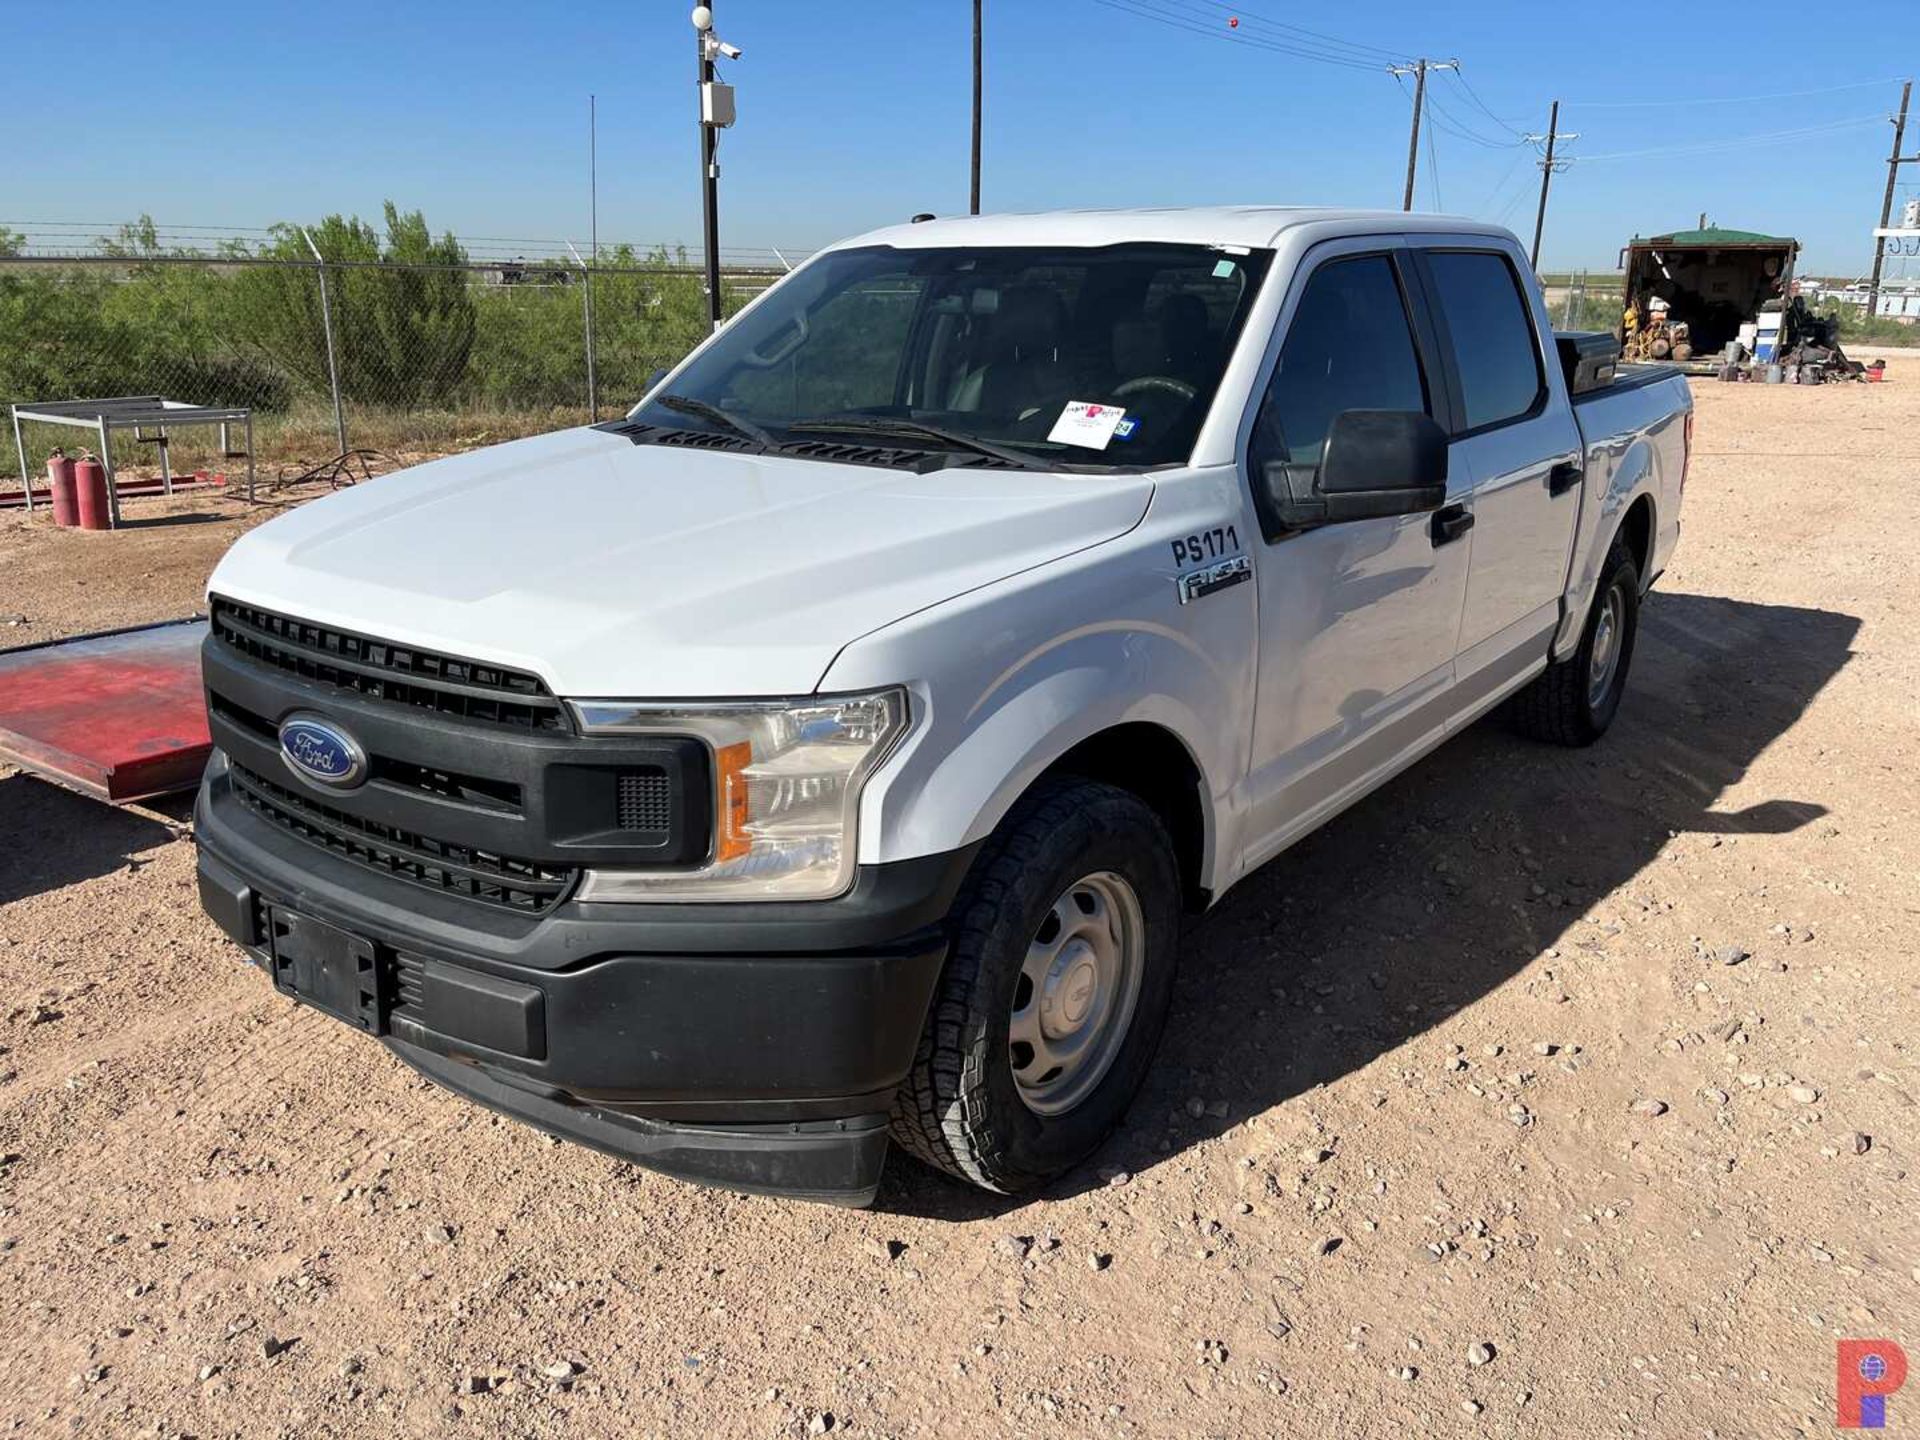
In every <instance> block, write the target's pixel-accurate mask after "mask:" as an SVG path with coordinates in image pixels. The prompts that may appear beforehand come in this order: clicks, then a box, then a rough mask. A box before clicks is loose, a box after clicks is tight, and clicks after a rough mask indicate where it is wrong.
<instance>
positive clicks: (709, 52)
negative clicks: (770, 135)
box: [693, 5, 721, 330]
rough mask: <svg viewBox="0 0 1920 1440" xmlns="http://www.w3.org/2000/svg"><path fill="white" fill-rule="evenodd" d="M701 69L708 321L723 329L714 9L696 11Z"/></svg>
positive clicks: (702, 201)
mask: <svg viewBox="0 0 1920 1440" xmlns="http://www.w3.org/2000/svg"><path fill="white" fill-rule="evenodd" d="M693 29H694V38H695V39H696V41H697V42H698V48H699V56H700V67H699V85H700V211H701V224H702V227H703V230H704V234H705V245H706V252H707V318H708V319H709V320H710V321H711V322H712V324H713V328H714V329H716V330H718V329H719V328H720V318H721V306H720V161H719V150H720V136H719V132H718V129H717V127H716V126H715V125H714V124H713V122H712V120H711V119H710V118H709V107H708V100H707V96H708V95H709V94H710V93H711V92H710V91H709V90H708V88H707V87H708V86H710V85H712V84H713V6H711V5H696V6H695V7H694V10H693Z"/></svg>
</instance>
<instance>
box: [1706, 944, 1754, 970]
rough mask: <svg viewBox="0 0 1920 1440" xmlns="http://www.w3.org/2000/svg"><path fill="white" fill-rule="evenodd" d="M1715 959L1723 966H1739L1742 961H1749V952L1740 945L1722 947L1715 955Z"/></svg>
mask: <svg viewBox="0 0 1920 1440" xmlns="http://www.w3.org/2000/svg"><path fill="white" fill-rule="evenodd" d="M1714 958H1715V959H1717V960H1718V961H1719V962H1720V963H1721V964H1722V965H1738V964H1739V963H1740V962H1741V961H1742V960H1745V959H1748V958H1749V956H1748V954H1747V952H1746V951H1745V950H1743V949H1741V948H1740V947H1739V946H1738V945H1722V946H1721V947H1720V949H1719V950H1718V951H1717V952H1716V953H1715V956H1714Z"/></svg>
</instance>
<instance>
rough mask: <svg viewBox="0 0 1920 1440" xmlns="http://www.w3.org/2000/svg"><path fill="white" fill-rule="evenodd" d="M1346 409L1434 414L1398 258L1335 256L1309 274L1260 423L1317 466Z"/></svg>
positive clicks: (1289, 451)
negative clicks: (1396, 270)
mask: <svg viewBox="0 0 1920 1440" xmlns="http://www.w3.org/2000/svg"><path fill="white" fill-rule="evenodd" d="M1344 410H1417V411H1421V412H1422V413H1431V411H1429V409H1428V405H1427V387H1426V382H1425V380H1424V378H1423V377H1422V375H1421V371H1420V356H1419V352H1418V351H1417V350H1416V349H1415V348H1414V341H1413V329H1412V327H1411V325H1410V324H1409V323H1408V320H1407V306H1406V301H1405V300H1404V299H1403V298H1402V297H1401V293H1400V282H1399V279H1398V277H1397V276H1396V275H1395V274H1394V269H1393V262H1392V261H1390V260H1389V259H1388V258H1387V257H1386V256H1384V255H1356V256H1354V257H1353V258H1351V259H1345V260H1330V261H1328V262H1327V263H1326V264H1324V265H1322V266H1321V267H1320V268H1319V269H1318V270H1315V271H1314V272H1313V274H1312V276H1310V277H1309V278H1308V280H1307V288H1306V289H1305V291H1304V292H1302V294H1301V296H1300V304H1299V307H1298V308H1297V309H1296V310H1295V311H1294V316H1293V323H1292V324H1291V325H1290V326H1289V327H1288V328H1287V338H1286V341H1285V342H1284V343H1283V344H1282V345H1281V347H1280V360H1279V363H1278V365H1276V366H1275V367H1274V372H1273V379H1272V381H1271V382H1269V385H1268V389H1267V399H1266V402H1265V404H1264V406H1263V407H1262V409H1261V414H1260V420H1259V424H1260V426H1261V427H1263V428H1264V429H1265V432H1266V434H1267V436H1268V437H1269V441H1270V443H1275V444H1277V445H1279V446H1280V447H1281V449H1282V451H1283V453H1284V454H1285V456H1286V458H1287V459H1288V460H1289V461H1291V462H1293V463H1294V464H1299V465H1314V464H1318V463H1319V461H1320V458H1321V456H1322V454H1323V453H1324V452H1325V450H1326V443H1327V431H1328V430H1329V429H1330V428H1331V427H1332V425H1333V418H1334V416H1336V415H1338V414H1340V413H1341V412H1342V411H1344Z"/></svg>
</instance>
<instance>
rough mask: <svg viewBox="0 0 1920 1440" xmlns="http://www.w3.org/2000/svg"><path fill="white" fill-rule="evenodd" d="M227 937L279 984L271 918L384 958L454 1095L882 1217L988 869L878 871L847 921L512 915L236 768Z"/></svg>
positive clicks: (429, 1070) (208, 885)
mask: <svg viewBox="0 0 1920 1440" xmlns="http://www.w3.org/2000/svg"><path fill="white" fill-rule="evenodd" d="M195 828H196V831H197V834H198V839H199V843H200V862H199V864H200V895H201V902H202V904H203V905H204V906H205V908H206V910H207V912H208V914H209V915H211V916H212V917H213V919H214V920H215V921H216V922H217V923H218V924H219V925H220V927H221V928H222V929H223V930H225V931H226V932H227V934H228V935H229V936H230V937H232V938H233V939H234V940H235V941H236V942H237V943H239V944H240V945H242V946H243V947H245V948H246V949H247V951H248V952H249V954H250V955H251V956H252V957H253V959H254V960H255V962H256V963H258V964H260V965H262V967H263V968H264V969H266V970H267V971H268V973H270V974H271V973H273V972H274V966H273V964H272V957H271V946H272V941H271V939H270V938H269V935H268V933H267V926H268V923H269V922H268V916H269V914H270V913H271V912H273V911H274V910H276V909H286V910H292V911H295V912H298V913H299V914H301V915H305V916H309V917H312V918H314V919H317V920H320V921H323V922H325V923H326V924H328V925H332V926H335V927H338V928H339V929H341V930H344V931H347V932H349V933H350V934H352V935H355V936H358V937H361V938H362V939H365V940H369V941H371V942H373V946H374V949H375V953H376V956H377V960H378V965H379V970H380V974H381V976H382V977H383V978H382V983H383V987H384V994H385V995H386V1000H385V1001H384V1002H383V1004H382V1005H381V1007H380V1012H379V1018H378V1022H377V1023H376V1024H375V1026H374V1027H373V1028H375V1030H376V1032H377V1033H379V1034H380V1036H381V1039H382V1040H383V1042H384V1043H385V1044H386V1045H387V1046H388V1047H389V1048H390V1049H391V1050H393V1052H394V1053H395V1054H397V1055H398V1056H399V1057H400V1058H401V1059H403V1060H405V1061H406V1062H407V1063H408V1064H409V1065H411V1066H413V1067H414V1068H415V1069H416V1070H419V1071H420V1072H421V1073H422V1074H424V1075H426V1076H427V1077H428V1078H430V1079H432V1080H434V1081H435V1082H436V1083H439V1084H442V1085H444V1086H446V1087H447V1088H448V1089H450V1090H454V1091H456V1092H458V1093H460V1094H462V1095H465V1096H467V1097H469V1098H471V1099H473V1100H476V1101H478V1102H479V1103H481V1104H483V1105H487V1106H489V1107H491V1108H493V1109H496V1110H499V1111H502V1112H504V1113H506V1114H509V1115H512V1116H515V1117H516V1118H519V1119H523V1120H526V1121H528V1122H529V1123H531V1124H533V1125H536V1126H538V1127H540V1128H541V1129H543V1130H546V1131H548V1132H550V1133H552V1134H555V1135H559V1136H562V1137H564V1138H567V1139H572V1140H577V1141H579V1142H581V1143H583V1144H587V1145H591V1146H594V1147H596V1148H598V1149H601V1150H604V1151H607V1152H609V1153H612V1154H615V1155H619V1156H621V1157H623V1158H626V1159H629V1160H633V1161H636V1162H638V1163H640V1164H643V1165H647V1166H650V1167H652V1168H654V1169H658V1170H661V1171H663V1172H665V1173H668V1174H671V1175H676V1176H679V1177H680V1178H683V1179H688V1180H695V1181H700V1182H703V1183H707V1184H714V1185H721V1186H725V1187H727V1188H730V1189H738V1190H756V1191H767V1192H772V1193H778V1194H785V1195H797V1196H805V1197H807V1198H812V1199H822V1200H831V1201H837V1202H840V1203H846V1204H864V1203H867V1202H869V1201H871V1199H872V1198H873V1194H874V1191H875V1189H876V1188H877V1187H878V1185H879V1180H880V1169H881V1165H882V1163H883V1161H884V1159H885V1155H886V1144H887V1142H886V1133H887V1128H886V1127H887V1115H888V1112H889V1110H890V1108H891V1105H892V1099H893V1092H894V1091H895V1090H896V1089H897V1088H898V1086H899V1084H900V1082H901V1080H902V1079H903V1078H904V1076H905V1075H906V1072H907V1069H908V1067H909V1065H910V1064H911V1062H912V1059H913V1054H914V1049H915V1047H916V1045H917V1044H918V1041H919V1037H920V1030H921V1026H922V1023H923V1022H924V1020H925V1017H926V1013H927V1006H928V1003H929V1001H930V998H931V996H932V993H933V987H934V984H935V982H936V981H937V979H938V977H939V974H940V967H941V965H942V964H943V963H944V961H945V958H946V949H947V937H946V932H945V916H946V913H947V910H948V908H949V907H950V905H951V903H952V900H953V896H954V893H955V892H956V891H957V890H958V888H959V885H960V881H961V878H962V877H963V876H964V874H965V872H966V867H967V864H968V863H969V861H970V860H971V858H972V854H973V852H972V850H966V851H959V852H954V853H952V854H948V855H940V856H931V857H927V858H925V859H921V860H910V861H902V862H899V863H896V864H891V865H880V866H866V867H862V869H861V871H860V874H859V877H858V879H857V881H856V883H855V885H854V888H853V890H852V891H851V892H850V893H849V894H847V895H846V896H844V897H842V898H841V899H839V900H832V901H813V902H790V903H776V904H718V905H688V904H681V905H624V904H621V905H614V904H582V903H580V902H578V901H573V900H568V901H564V902H562V903H561V904H560V905H558V906H556V907H555V908H554V909H553V910H552V911H551V912H549V913H548V914H546V915H544V916H540V917H538V918H534V917H529V916H524V915H518V914H508V913H496V912H494V911H491V910H488V909H487V908H486V907H483V906H479V905H476V904H474V903H473V902H470V901H465V900H461V899H458V898H455V897H448V896H442V895H439V894H436V893H433V892H429V891H426V890H423V889H421V888H420V887H418V886H414V885H410V884H407V883H406V882H404V881H401V880H396V879H389V878H387V877H385V876H382V875H379V874H375V873H371V872H369V871H368V870H367V869H366V868H364V867H362V866H359V865H356V864H354V863H353V862H351V861H349V860H346V859H343V858H341V857H339V856H337V855H335V854H333V853H331V852H329V851H326V850H324V849H321V848H319V847H316V846H314V845H312V844H309V843H307V842H306V841H303V840H302V839H300V838H299V837H298V836H295V835H292V834H289V833H287V832H286V831H284V830H282V829H280V828H278V827H277V826H274V825H272V824H269V823H267V822H266V821H264V820H262V819H261V818H260V817H259V816H258V815H257V814H255V813H253V812H252V811H250V810H248V809H246V808H244V807H243V806H242V805H241V804H240V803H239V802H238V801H237V800H236V799H235V798H234V796H233V792H232V788H231V784H230V782H229V780H228V777H227V769H226V764H225V760H224V757H223V756H221V755H220V754H219V753H218V752H216V754H215V756H214V759H213V762H212V763H211V764H210V765H209V767H208V771H207V777H206V780H205V781H204V783H203V784H202V786H201V790H200V796H199V800H198V802H197V804H196V807H195Z"/></svg>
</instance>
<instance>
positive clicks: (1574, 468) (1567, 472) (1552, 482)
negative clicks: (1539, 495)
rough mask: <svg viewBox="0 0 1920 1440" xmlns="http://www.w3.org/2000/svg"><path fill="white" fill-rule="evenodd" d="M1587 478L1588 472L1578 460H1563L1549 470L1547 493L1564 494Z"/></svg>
mask: <svg viewBox="0 0 1920 1440" xmlns="http://www.w3.org/2000/svg"><path fill="white" fill-rule="evenodd" d="M1586 478H1587V472H1586V471H1584V470H1582V469H1581V468H1580V463H1579V462H1578V461H1577V460H1562V461H1561V462H1560V463H1559V464H1558V465H1556V466H1554V467H1553V469H1551V470H1549V471H1548V472H1547V493H1548V494H1549V495H1564V494H1566V493H1567V491H1569V490H1571V489H1573V488H1574V486H1576V485H1578V484H1579V483H1580V482H1581V481H1582V480H1584V479H1586Z"/></svg>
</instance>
